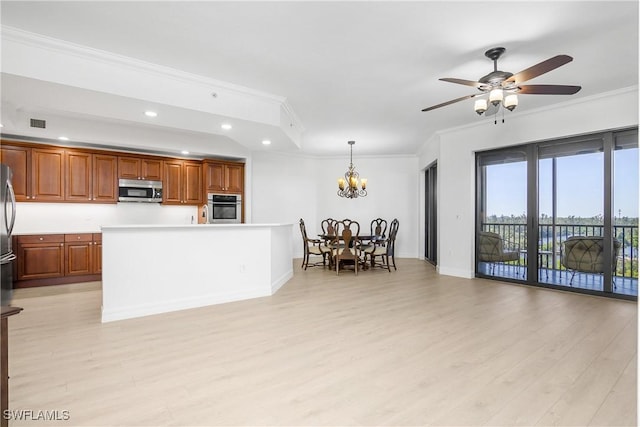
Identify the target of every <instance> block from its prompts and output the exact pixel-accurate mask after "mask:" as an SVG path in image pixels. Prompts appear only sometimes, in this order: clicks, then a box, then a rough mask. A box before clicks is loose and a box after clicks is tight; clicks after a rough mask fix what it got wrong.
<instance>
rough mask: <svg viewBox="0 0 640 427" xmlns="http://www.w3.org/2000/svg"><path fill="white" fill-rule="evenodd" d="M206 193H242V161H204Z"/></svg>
mask: <svg viewBox="0 0 640 427" xmlns="http://www.w3.org/2000/svg"><path fill="white" fill-rule="evenodd" d="M204 174H205V177H204V180H205V185H206V190H207V193H223V194H224V193H227V194H242V193H244V163H234V162H212V161H205V162H204Z"/></svg>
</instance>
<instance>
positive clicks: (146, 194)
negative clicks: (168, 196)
mask: <svg viewBox="0 0 640 427" xmlns="http://www.w3.org/2000/svg"><path fill="white" fill-rule="evenodd" d="M118 201H119V202H147V203H160V202H162V181H146V180H142V179H121V180H119V181H118Z"/></svg>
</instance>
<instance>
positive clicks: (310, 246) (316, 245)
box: [300, 218, 331, 270]
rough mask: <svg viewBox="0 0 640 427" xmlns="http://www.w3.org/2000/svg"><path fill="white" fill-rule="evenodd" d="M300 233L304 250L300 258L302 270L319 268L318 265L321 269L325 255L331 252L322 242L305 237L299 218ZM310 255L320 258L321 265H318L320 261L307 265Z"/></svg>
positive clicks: (324, 264) (325, 262) (325, 263)
mask: <svg viewBox="0 0 640 427" xmlns="http://www.w3.org/2000/svg"><path fill="white" fill-rule="evenodd" d="M300 233H301V234H302V248H303V250H304V253H303V256H302V268H304V269H305V270H306V269H307V267H319V266H320V265H322V266H323V267H324V266H326V265H327V255H328V254H329V253H330V252H331V250H330V249H329V247H327V246H326V245H325V244H324V242H323V241H322V240H320V239H310V238H309V236H307V228H306V226H305V224H304V220H303V219H302V218H300ZM311 255H318V256H322V264H320V261H318V262H314V263H309V257H310V256H311Z"/></svg>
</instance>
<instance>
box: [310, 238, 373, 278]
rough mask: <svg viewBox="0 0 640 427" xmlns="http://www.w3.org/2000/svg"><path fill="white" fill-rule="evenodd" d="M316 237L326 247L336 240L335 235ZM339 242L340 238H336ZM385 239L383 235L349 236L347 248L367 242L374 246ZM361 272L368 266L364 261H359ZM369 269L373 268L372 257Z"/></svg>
mask: <svg viewBox="0 0 640 427" xmlns="http://www.w3.org/2000/svg"><path fill="white" fill-rule="evenodd" d="M318 237H319V238H320V239H322V240H324V242H325V244H326V245H328V244H329V242H332V241H334V240H335V239H336V236H335V234H318ZM338 239H339V240H343V239H342V236H338ZM384 239H385V236H384V235H372V234H362V235H359V236H351V242H349V247H350V248H352V247H353V244H354V243H355V242H367V243H370V244H374V245H375V244H376V242H383V241H384ZM361 263H362V267H363V270H367V268H368V266H367V264H365V263H364V259H363V260H361ZM371 268H373V257H372V258H371Z"/></svg>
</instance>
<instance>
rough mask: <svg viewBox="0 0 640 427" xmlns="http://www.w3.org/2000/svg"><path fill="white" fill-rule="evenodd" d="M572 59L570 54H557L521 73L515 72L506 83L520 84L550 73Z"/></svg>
mask: <svg viewBox="0 0 640 427" xmlns="http://www.w3.org/2000/svg"><path fill="white" fill-rule="evenodd" d="M571 61H573V58H572V57H570V56H569V55H557V56H554V57H553V58H549V59H547V60H546V61H542V62H540V63H539V64H536V65H534V66H532V67H529V68H527V69H526V70H522V71H520V72H519V73H516V74H514V75H513V76H511V77H509V78H508V79H506V80H505V81H504V83H514V82H515V84H520V83H522V82H526V81H527V80H531V79H532V78H534V77H538V76H540V75H542V74H544V73H548V72H549V71H551V70H555V69H556V68H558V67H561V66H563V65H564V64H567V63H569V62H571Z"/></svg>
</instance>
